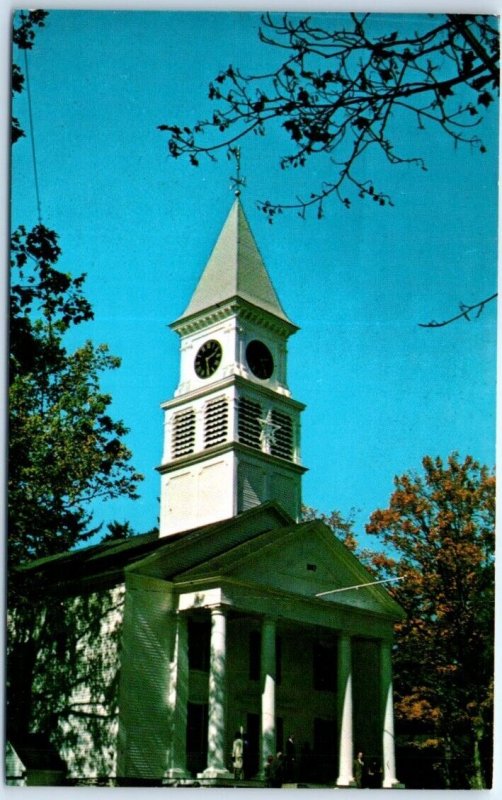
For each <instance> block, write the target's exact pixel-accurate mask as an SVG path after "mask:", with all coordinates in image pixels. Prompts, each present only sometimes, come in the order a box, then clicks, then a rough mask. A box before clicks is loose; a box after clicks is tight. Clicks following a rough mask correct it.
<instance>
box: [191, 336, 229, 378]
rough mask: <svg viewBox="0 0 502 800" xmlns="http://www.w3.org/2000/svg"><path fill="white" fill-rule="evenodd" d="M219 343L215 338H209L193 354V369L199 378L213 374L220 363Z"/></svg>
mask: <svg viewBox="0 0 502 800" xmlns="http://www.w3.org/2000/svg"><path fill="white" fill-rule="evenodd" d="M222 353H223V351H222V349H221V344H220V343H219V342H217V341H216V339H209V340H208V341H207V342H204V344H203V345H202V347H200V348H199V351H198V353H197V355H196V356H195V362H194V369H195V374H196V375H197V377H199V378H202V379H204V378H209V377H210V376H211V375H214V373H215V372H216V370H217V369H218V367H219V366H220V363H221V356H222Z"/></svg>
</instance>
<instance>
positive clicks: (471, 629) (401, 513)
mask: <svg viewBox="0 0 502 800" xmlns="http://www.w3.org/2000/svg"><path fill="white" fill-rule="evenodd" d="M422 463H423V468H424V473H423V475H418V474H406V475H403V476H401V477H396V478H395V479H394V485H395V489H394V492H393V494H392V496H391V498H390V503H389V507H388V508H387V509H384V510H380V509H379V510H377V511H375V512H374V513H373V514H372V515H371V518H370V521H369V523H368V525H367V526H366V530H367V532H368V533H369V534H374V535H376V536H378V537H379V538H380V540H381V541H382V542H383V544H384V545H385V546H386V549H385V553H386V554H382V553H381V552H380V553H378V554H377V553H366V561H367V563H368V564H370V565H371V566H372V567H373V569H375V570H376V572H377V574H378V576H379V577H380V578H396V577H397V578H400V580H399V582H396V583H395V584H389V585H390V586H393V588H392V589H391V590H390V591H391V592H392V594H393V595H394V597H395V598H396V600H397V601H398V602H399V603H400V604H401V606H402V607H403V608H404V609H405V611H406V612H407V618H406V619H405V620H404V621H403V622H401V623H399V624H398V626H397V630H396V652H395V661H394V673H395V691H396V716H397V720H398V726H400V728H398V731H399V729H400V730H401V732H402V733H403V734H404V735H405V736H406V738H407V739H408V744H410V743H411V744H412V746H413V747H414V748H416V749H417V751H421V752H422V754H429V755H431V754H434V757H433V760H434V762H435V774H436V776H437V777H436V782H437V786H438V788H440V787H441V786H442V787H445V788H462V789H467V788H478V789H480V788H487V787H489V786H490V785H491V770H492V764H491V745H492V716H493V625H494V549H495V476H494V474H493V473H492V472H491V471H490V470H489V469H488V468H487V467H485V466H481V465H480V464H479V463H478V462H476V461H475V460H474V459H473V458H472V457H471V456H467V457H466V458H465V460H464V461H463V462H462V461H461V460H460V459H459V456H458V454H457V453H454V454H453V455H451V456H450V457H449V458H448V461H447V463H443V461H442V460H441V459H440V458H430V457H426V458H424V459H423V462H422ZM417 763H419V761H417Z"/></svg>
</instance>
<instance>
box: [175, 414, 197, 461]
mask: <svg viewBox="0 0 502 800" xmlns="http://www.w3.org/2000/svg"><path fill="white" fill-rule="evenodd" d="M194 449H195V412H194V410H193V409H192V408H190V409H188V411H180V412H179V413H178V414H176V416H175V417H174V424H173V456H174V458H179V457H180V456H186V455H189V453H193V451H194Z"/></svg>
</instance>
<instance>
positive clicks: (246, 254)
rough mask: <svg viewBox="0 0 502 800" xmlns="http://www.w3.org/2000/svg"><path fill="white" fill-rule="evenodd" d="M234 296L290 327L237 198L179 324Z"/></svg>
mask: <svg viewBox="0 0 502 800" xmlns="http://www.w3.org/2000/svg"><path fill="white" fill-rule="evenodd" d="M237 297H239V298H240V299H241V300H245V301H247V302H248V303H251V304H252V305H254V306H256V307H257V308H261V309H262V310H263V311H266V312H268V313H269V314H274V315H275V316H277V317H279V318H280V319H282V320H284V322H287V323H289V324H290V325H293V323H292V322H291V321H290V320H289V319H288V317H287V316H286V314H285V313H284V310H283V308H282V306H281V304H280V302H279V299H278V297H277V294H276V292H275V289H274V287H273V286H272V282H271V280H270V278H269V276H268V273H267V270H266V269H265V265H264V263H263V259H262V257H261V255H260V252H259V250H258V247H257V245H256V242H255V240H254V237H253V234H252V233H251V229H250V227H249V223H248V221H247V219H246V216H245V214H244V210H243V208H242V205H241V202H240V200H239V198H237V199H236V200H235V202H234V204H233V206H232V208H231V210H230V213H229V215H228V217H227V219H226V222H225V224H224V226H223V228H222V231H221V233H220V235H219V237H218V240H217V242H216V245H215V247H214V249H213V252H212V253H211V256H210V258H209V261H208V262H207V265H206V268H205V270H204V272H203V273H202V276H201V278H200V280H199V283H198V284H197V287H196V289H195V292H194V293H193V295H192V299H191V300H190V303H189V304H188V306H187V308H186V309H185V311H184V313H183V314H182V315H181V317H180V319H179V320H178V321H179V322H181V321H182V320H186V319H187V318H189V317H192V316H193V315H194V314H198V313H200V312H201V311H206V310H208V309H210V308H213V307H215V306H219V305H221V304H222V303H224V302H228V301H229V300H231V299H232V298H237ZM173 327H174V326H173ZM293 327H294V328H296V326H294V325H293Z"/></svg>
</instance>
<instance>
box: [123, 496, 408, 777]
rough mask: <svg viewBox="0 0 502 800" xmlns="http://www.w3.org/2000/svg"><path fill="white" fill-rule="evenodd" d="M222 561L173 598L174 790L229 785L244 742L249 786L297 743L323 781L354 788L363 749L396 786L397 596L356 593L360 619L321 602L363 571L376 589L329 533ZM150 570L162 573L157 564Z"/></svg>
mask: <svg viewBox="0 0 502 800" xmlns="http://www.w3.org/2000/svg"><path fill="white" fill-rule="evenodd" d="M247 516H248V515H247V514H246V515H244V516H243V518H241V519H240V520H239V522H240V525H241V528H242V526H243V527H244V529H245V526H246V517H247ZM254 516H255V517H259V511H258V510H257V512H256V514H255V515H254ZM228 524H230V522H229V523H228ZM268 524H269V523H268ZM268 524H267V526H266V527H268ZM236 525H237V521H235V520H234V521H233V522H232V528H234V529H235V527H236ZM222 527H223V524H222ZM213 532H214V528H213ZM234 533H235V531H234ZM233 537H234V534H232V535H230V536H229V538H233ZM244 538H245V537H244ZM305 541H308V542H309V546H308V548H307V549H306V547H305ZM218 550H220V552H219V553H218V554H217V555H216V556H215V559H214V560H213V559H211V558H209V559H206V560H205V561H204V563H203V564H200V563H199V564H197V565H194V566H193V567H192V568H190V569H186V570H184V571H183V572H181V573H179V574H177V575H171V576H169V581H166V585H165V591H166V592H168V593H169V594H170V595H171V601H170V603H169V605H171V607H172V608H173V609H175V610H173V611H171V612H169V614H168V615H167V616H166V625H167V626H168V627H170V629H171V631H170V634H169V636H168V638H169V640H170V641H171V642H172V646H171V653H172V658H171V661H170V680H169V701H168V706H167V712H168V714H167V716H168V717H169V718H170V719H172V720H176V723H175V724H173V725H172V727H171V728H170V731H171V734H170V741H167V738H166V742H165V745H166V748H165V749H166V752H167V753H168V763H167V764H166V769H165V772H164V776H165V779H166V780H167V781H168V782H169V781H171V780H173V781H174V780H190V779H194V778H197V779H198V780H199V781H202V782H205V783H206V782H207V783H209V784H211V783H218V781H221V780H223V781H224V780H225V779H230V778H231V776H232V773H231V768H232V764H231V760H230V757H229V755H230V752H231V746H232V740H233V736H234V733H235V731H240V730H242V731H244V732H245V734H246V740H247V757H248V758H247V765H246V770H247V776H248V777H250V778H260V777H261V778H263V767H264V765H265V763H266V761H267V758H268V756H270V755H275V754H276V752H277V751H278V750H281V749H282V748H283V747H284V745H285V741H286V738H287V736H288V735H289V733H291V732H293V733H294V734H295V738H296V741H297V745H298V758H299V761H300V757H301V756H300V753H301V750H302V749H303V748H306V747H307V745H308V751H309V752H310V753H311V756H310V765H309V770H310V775H312V778H311V780H313V779H314V777H316V778H317V783H328V784H329V783H331V784H333V785H337V786H340V787H342V786H351V785H353V774H352V764H353V758H354V754H355V750H356V749H357V750H360V749H362V750H364V752H365V753H368V754H371V755H372V756H373V757H374V758H375V759H377V760H378V761H379V763H381V764H382V768H383V785H384V786H386V787H389V788H390V787H392V786H393V785H395V784H397V780H396V775H395V757H394V739H393V712H392V700H391V691H392V690H391V673H390V672H389V666H390V648H391V636H392V620H393V618H395V615H396V608H395V605H394V604H393V602H392V601H391V600H390V598H389V596H388V595H387V593H385V592H384V591H383V590H382V589H381V588H380V587H371V590H370V592H369V594H368V596H366V597H364V596H362V592H361V593H356V594H357V597H358V598H359V597H360V596H361V598H362V600H358V604H357V605H356V604H355V603H354V591H353V590H349V591H348V592H347V593H339V594H337V595H334V596H335V597H336V598H337V599H336V601H334V600H333V599H332V598H333V596H331V597H330V596H328V598H318V597H316V596H315V595H316V594H317V593H318V592H319V589H320V588H321V589H324V588H325V587H326V586H328V585H330V586H333V585H335V584H336V585H340V584H341V583H345V584H346V585H348V586H353V585H354V582H355V581H354V576H355V571H356V573H357V571H358V570H360V571H361V581H360V582H361V583H362V582H366V581H367V573H366V572H365V571H364V570H363V569H362V567H361V566H360V565H359V563H358V562H357V560H356V559H355V558H354V557H353V556H352V554H351V553H349V551H347V550H346V549H345V548H344V547H343V545H341V544H340V543H339V542H337V541H336V540H335V539H334V537H333V535H332V534H331V532H330V531H329V530H328V529H326V528H325V526H324V525H323V524H322V523H319V522H311V523H303V524H300V525H290V526H286V527H284V526H280V527H279V528H277V527H272V528H271V529H269V530H267V531H265V532H264V533H263V534H261V535H259V536H258V537H253V539H252V540H250V541H243V542H241V543H240V544H238V545H237V546H236V547H234V548H232V549H231V550H230V551H228V552H221V549H220V548H218ZM157 559H158V557H157ZM186 560H187V554H186V553H185V554H184V561H185V564H186ZM174 563H175V562H174ZM334 564H335V565H336V566H334V567H333V566H332V565H334ZM267 565H268V566H267ZM325 565H326V566H325ZM327 565H329V566H327ZM312 566H316V569H315V570H312ZM309 567H310V569H309ZM158 569H159V564H158V563H157V565H156V567H155V571H158ZM145 570H147V571H151V570H154V564H153V559H152V558H150V563H149V564H148V565H146V564H143V565H142V567H141V571H142V572H144V571H145ZM216 572H217V573H218V579H216V577H215V573H216ZM258 575H259V580H257V576H258ZM166 577H167V576H166ZM351 594H352V597H350V595H351ZM347 595H349V597H347ZM342 598H343V599H342ZM131 736H132V737H134V731H131V733H130V736H129V740H130V741H131ZM303 766H304V765H303ZM303 766H302V768H303Z"/></svg>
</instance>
